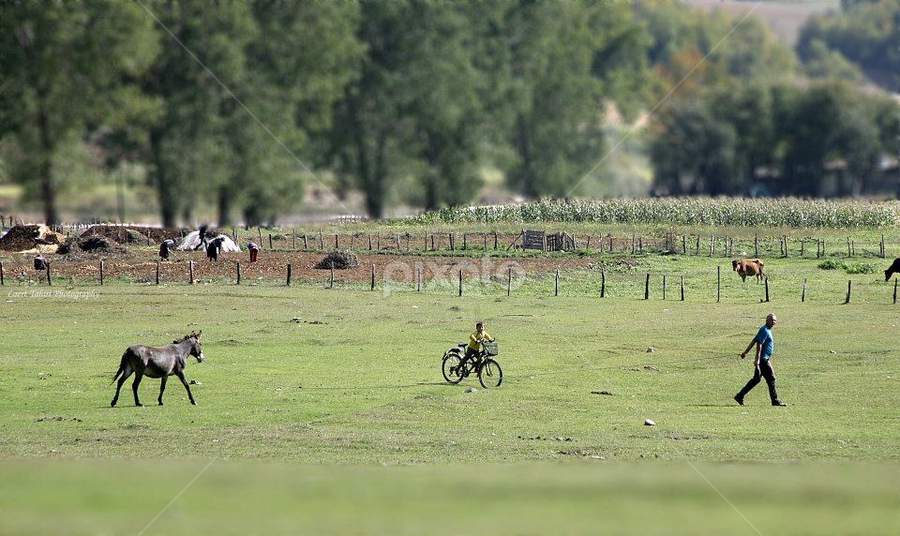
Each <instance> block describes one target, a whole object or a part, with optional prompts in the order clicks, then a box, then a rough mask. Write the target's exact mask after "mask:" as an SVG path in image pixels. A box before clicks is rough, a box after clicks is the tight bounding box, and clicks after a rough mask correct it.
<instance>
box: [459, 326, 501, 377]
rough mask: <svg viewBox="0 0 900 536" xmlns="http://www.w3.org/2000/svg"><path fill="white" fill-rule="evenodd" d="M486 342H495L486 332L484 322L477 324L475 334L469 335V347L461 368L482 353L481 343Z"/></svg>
mask: <svg viewBox="0 0 900 536" xmlns="http://www.w3.org/2000/svg"><path fill="white" fill-rule="evenodd" d="M484 341H488V342H494V339H493V338H492V337H491V336H490V335H488V333H487V331H485V330H484V322H478V323H476V324H475V332H474V333H472V334H471V335H469V346H468V347H466V355H465V356H463V359H462V361H461V362H460V364H459V366H460V368H462V366H463V365H465V363H466V361H467V360H468V359H470V358H471V359H474V358H476V357H478V354H479V352H481V343H482V342H484Z"/></svg>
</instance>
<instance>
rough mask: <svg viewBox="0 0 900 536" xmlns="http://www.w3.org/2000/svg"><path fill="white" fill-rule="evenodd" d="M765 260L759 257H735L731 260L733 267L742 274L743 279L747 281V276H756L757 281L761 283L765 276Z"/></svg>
mask: <svg viewBox="0 0 900 536" xmlns="http://www.w3.org/2000/svg"><path fill="white" fill-rule="evenodd" d="M763 266H764V264H763V261H761V260H759V259H741V260H737V259H734V260H732V261H731V269H732V270H733V271H735V272H737V273H738V275H740V276H741V281H746V280H747V276H756V282H757V283H759V282H760V281H761V280H762V278H763V276H764V275H765V274H763Z"/></svg>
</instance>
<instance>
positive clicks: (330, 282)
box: [328, 261, 334, 288]
mask: <svg viewBox="0 0 900 536" xmlns="http://www.w3.org/2000/svg"><path fill="white" fill-rule="evenodd" d="M328 288H334V261H331V277H330V278H329V279H328Z"/></svg>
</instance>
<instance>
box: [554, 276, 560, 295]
mask: <svg viewBox="0 0 900 536" xmlns="http://www.w3.org/2000/svg"><path fill="white" fill-rule="evenodd" d="M553 295H554V296H559V270H557V271H556V279H554V280H553Z"/></svg>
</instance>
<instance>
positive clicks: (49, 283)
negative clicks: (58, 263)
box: [47, 262, 53, 287]
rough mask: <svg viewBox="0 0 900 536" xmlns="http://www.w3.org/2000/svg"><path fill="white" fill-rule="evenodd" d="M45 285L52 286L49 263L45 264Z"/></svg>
mask: <svg viewBox="0 0 900 536" xmlns="http://www.w3.org/2000/svg"><path fill="white" fill-rule="evenodd" d="M47 284H48V285H49V286H51V287H52V286H53V280H51V279H50V263H49V262H47Z"/></svg>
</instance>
